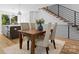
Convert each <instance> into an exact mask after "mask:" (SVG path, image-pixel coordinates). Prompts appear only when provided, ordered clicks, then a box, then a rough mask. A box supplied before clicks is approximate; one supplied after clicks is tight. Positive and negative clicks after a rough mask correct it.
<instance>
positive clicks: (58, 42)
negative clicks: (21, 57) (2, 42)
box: [4, 39, 65, 54]
mask: <svg viewBox="0 0 79 59" xmlns="http://www.w3.org/2000/svg"><path fill="white" fill-rule="evenodd" d="M55 42H56V49H54V47H53V43H50V46H49V54H59V53H60V52H61V50H62V48H63V46H64V44H65V41H62V40H59V39H55ZM30 49H31V48H30ZM30 49H29V50H27V43H26V41H24V42H23V48H22V49H19V44H15V45H13V46H10V47H7V48H5V49H4V53H5V54H30ZM35 54H46V50H45V48H43V47H36V48H35Z"/></svg>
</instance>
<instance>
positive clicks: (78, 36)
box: [41, 5, 79, 40]
mask: <svg viewBox="0 0 79 59" xmlns="http://www.w3.org/2000/svg"><path fill="white" fill-rule="evenodd" d="M60 6H61V5H60ZM52 7H53V6H52ZM62 7H63V6H62ZM64 8H66V7H64ZM41 9H43V10H45V11H46V12H48V13H49V14H50V15H52V16H55V17H56V18H58V19H60V20H61V21H63V22H66V23H68V24H69V29H68V30H69V33H68V35H69V37H68V38H69V39H75V40H79V27H78V25H76V20H74V21H73V22H71V21H72V20H71V21H69V20H67V19H65V18H64V17H62V16H60V15H58V14H56V13H54V12H53V11H51V10H50V9H49V6H47V7H43V8H41ZM69 10H70V9H69ZM72 11H73V10H72ZM57 12H59V11H57ZM75 12H76V11H75ZM75 12H74V13H75ZM74 16H76V15H74ZM71 19H72V18H71ZM74 19H76V17H75V18H74Z"/></svg>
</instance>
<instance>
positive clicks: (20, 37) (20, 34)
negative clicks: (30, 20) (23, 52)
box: [19, 32, 23, 49]
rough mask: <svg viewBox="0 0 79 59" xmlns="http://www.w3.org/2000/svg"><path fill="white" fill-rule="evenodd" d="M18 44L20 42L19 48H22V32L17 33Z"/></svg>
mask: <svg viewBox="0 0 79 59" xmlns="http://www.w3.org/2000/svg"><path fill="white" fill-rule="evenodd" d="M19 39H20V40H19V44H20V49H22V43H23V39H22V33H21V32H20V33H19Z"/></svg>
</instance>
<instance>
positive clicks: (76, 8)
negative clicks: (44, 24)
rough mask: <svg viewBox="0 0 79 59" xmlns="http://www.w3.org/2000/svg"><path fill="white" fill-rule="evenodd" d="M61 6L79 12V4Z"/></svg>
mask: <svg viewBox="0 0 79 59" xmlns="http://www.w3.org/2000/svg"><path fill="white" fill-rule="evenodd" d="M61 5H63V6H65V7H68V8H70V9H72V10H75V11H78V12H79V4H61Z"/></svg>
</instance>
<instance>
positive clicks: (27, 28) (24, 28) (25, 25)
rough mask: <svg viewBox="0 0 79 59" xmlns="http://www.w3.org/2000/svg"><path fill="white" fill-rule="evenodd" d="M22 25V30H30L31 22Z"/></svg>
mask: <svg viewBox="0 0 79 59" xmlns="http://www.w3.org/2000/svg"><path fill="white" fill-rule="evenodd" d="M20 25H21V30H23V31H24V30H29V29H30V27H29V23H20Z"/></svg>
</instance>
